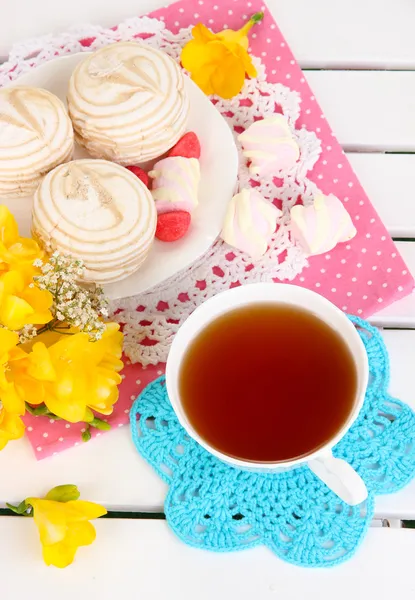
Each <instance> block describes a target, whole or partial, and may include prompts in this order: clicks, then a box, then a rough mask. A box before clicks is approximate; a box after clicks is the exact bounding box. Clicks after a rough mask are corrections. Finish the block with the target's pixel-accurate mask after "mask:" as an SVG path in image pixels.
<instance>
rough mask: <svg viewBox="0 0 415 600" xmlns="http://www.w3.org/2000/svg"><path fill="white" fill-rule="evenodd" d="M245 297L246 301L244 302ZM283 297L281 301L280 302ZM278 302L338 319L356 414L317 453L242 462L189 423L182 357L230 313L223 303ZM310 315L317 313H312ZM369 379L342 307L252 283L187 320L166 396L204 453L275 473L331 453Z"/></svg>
mask: <svg viewBox="0 0 415 600" xmlns="http://www.w3.org/2000/svg"><path fill="white" fill-rule="evenodd" d="M249 296H253V297H254V296H258V299H256V300H253V301H249V300H248V301H246V299H247V298H248V297H249ZM290 296H291V297H295V300H296V301H295V302H294V301H292V302H289V301H288V300H286V299H285V300H284V299H283V298H284V297H285V298H289V297H290ZM260 297H264V298H270V297H275V299H274V300H268V299H264V300H261V299H259V298H260ZM244 298H245V301H244ZM279 298H282V299H279ZM300 298H301V299H302V300H303V301H304V304H302V303H300V302H299V301H298V300H299V299H300ZM270 301H271V302H272V301H275V303H284V304H287V303H288V304H293V305H294V306H302V307H303V308H304V309H306V310H309V308H308V307H309V306H310V305H312V304H313V303H314V305H316V303H318V305H319V307H320V308H321V309H322V310H326V311H330V312H329V314H330V316H332V317H333V318H335V320H336V322H338V323H340V324H341V328H342V329H341V330H339V329H338V327H336V330H337V331H338V333H340V335H341V336H342V337H343V339H344V340H345V341H346V343H347V345H348V347H349V349H350V350H351V352H352V354H353V357H354V360H355V363H356V367H357V372H358V386H357V391H356V399H355V404H354V408H353V411H351V413H350V415H349V418H348V419H347V421H346V422H345V423H344V425H343V426H342V428H341V429H340V430H339V431H338V432H337V433H336V434H335V435H334V436H333V437H332V438H331V439H330V440H329V441H328V442H327V443H326V444H324V445H323V446H322V447H320V448H318V449H317V450H314V451H313V452H311V453H309V454H306V455H304V456H300V457H296V458H295V459H292V460H286V461H279V462H265V461H261V462H259V461H250V460H243V459H241V458H236V457H232V456H230V455H228V454H225V453H222V452H220V451H219V450H217V449H216V448H214V447H212V446H211V445H210V444H209V443H208V442H207V441H206V440H204V439H203V438H202V437H201V436H200V435H199V434H198V433H197V431H195V430H194V428H193V427H192V425H191V423H190V422H189V420H188V418H187V416H186V413H185V411H184V410H183V407H182V404H181V401H180V397H179V391H178V379H179V373H180V367H181V362H182V358H183V357H184V355H185V354H186V347H187V346H188V345H189V343H190V342H191V341H192V340H193V339H194V338H195V337H196V336H197V334H198V333H199V332H200V331H201V330H203V329H204V327H205V326H206V325H207V324H208V323H211V322H212V321H214V320H215V318H217V317H219V316H220V315H221V314H225V313H226V312H229V311H228V310H226V309H225V310H223V311H222V312H221V311H220V306H219V305H220V303H222V304H225V305H226V304H229V305H230V306H232V308H231V309H230V310H232V309H235V308H238V307H240V306H243V305H247V304H254V303H255V304H259V303H269V302H270ZM311 312H315V311H313V310H311ZM212 313H213V314H214V316H213V317H212V318H209V314H212ZM317 316H319V318H322V319H323V320H324V321H325V322H326V323H327V319H325V318H323V317H321V315H319V314H318V315H317ZM202 322H203V323H204V325H203V326H200V324H201V323H202ZM348 340H353V344H354V348H351V347H350V343H349V341H348ZM368 380H369V363H368V358H367V353H366V349H365V346H364V344H363V342H362V340H361V338H360V335H359V333H358V332H357V330H356V328H355V326H354V325H353V323H352V322H351V321H350V319H349V318H348V317H347V316H346V314H345V313H344V312H342V311H341V310H340V309H339V308H337V307H336V306H335V305H334V304H333V303H332V302H330V301H329V300H327V299H326V298H324V297H323V296H321V295H320V294H317V293H316V292H313V291H311V290H309V289H307V288H303V287H300V286H296V285H292V284H285V283H278V284H276V283H252V284H247V285H244V286H240V287H236V288H232V289H230V290H226V291H224V292H221V293H219V294H217V295H216V296H213V297H212V298H209V299H208V300H206V301H205V302H204V303H203V304H201V305H200V306H199V307H198V308H196V310H195V311H194V312H193V313H192V314H191V315H190V316H189V317H188V319H187V320H186V321H185V322H184V324H183V325H182V326H181V327H180V329H179V330H178V332H177V333H176V335H175V338H174V340H173V343H172V346H171V349H170V352H169V357H168V359H167V365H166V388H167V393H168V396H169V399H170V402H171V405H172V407H173V409H174V411H175V413H176V416H177V418H178V420H179V422H180V424H181V425H182V426H183V428H184V429H185V430H186V432H187V433H188V434H189V435H190V437H192V438H193V439H194V440H196V441H197V442H198V443H199V444H200V445H201V446H202V447H203V448H205V450H207V451H208V452H209V453H210V454H212V455H213V456H216V457H217V458H219V459H220V460H222V461H223V462H225V463H228V464H231V465H233V466H235V467H239V468H242V469H249V470H261V471H275V470H279V469H281V470H283V469H288V468H292V467H294V466H298V465H300V464H304V463H307V462H309V461H311V460H314V459H316V458H318V457H322V456H325V455H327V454H330V452H331V450H332V448H333V447H334V446H335V445H336V444H337V443H338V442H339V441H340V440H341V439H342V438H343V437H344V435H345V434H346V433H347V431H348V430H349V429H350V427H351V426H352V425H353V423H354V422H355V420H356V419H357V417H358V415H359V412H360V410H361V408H362V406H363V403H364V399H365V393H366V388H367V384H368Z"/></svg>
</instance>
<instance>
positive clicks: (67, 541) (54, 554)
mask: <svg viewBox="0 0 415 600" xmlns="http://www.w3.org/2000/svg"><path fill="white" fill-rule="evenodd" d="M73 487H75V486H59V488H55V490H59V489H60V488H62V489H63V488H73ZM75 489H76V488H75ZM53 491H54V490H51V492H49V494H48V495H47V496H46V498H27V499H26V500H25V503H26V505H28V506H31V507H32V508H33V518H34V520H35V523H36V525H37V528H38V530H39V535H40V542H41V544H42V550H43V560H44V561H45V563H46V564H47V565H54V566H55V567H59V568H60V569H63V568H65V567H67V566H68V565H70V564H71V563H72V562H73V560H74V558H75V554H76V551H77V550H78V548H79V547H80V546H88V545H89V544H92V542H93V541H94V540H95V537H96V533H95V528H94V526H93V525H92V524H91V523H90V522H89V521H90V520H91V519H98V518H99V517H102V516H103V515H105V514H107V511H106V509H105V508H104V507H103V506H100V505H99V504H95V503H94V502H86V501H84V500H70V501H56V500H49V499H48V496H49V495H51V496H52V497H53V496H54V494H53ZM76 496H78V497H79V493H78V492H77V494H76ZM56 497H59V495H56Z"/></svg>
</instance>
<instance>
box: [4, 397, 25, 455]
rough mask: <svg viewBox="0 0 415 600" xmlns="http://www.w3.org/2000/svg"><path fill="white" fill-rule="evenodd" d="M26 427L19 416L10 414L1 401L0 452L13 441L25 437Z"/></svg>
mask: <svg viewBox="0 0 415 600" xmlns="http://www.w3.org/2000/svg"><path fill="white" fill-rule="evenodd" d="M24 431H25V426H24V423H23V421H22V419H21V418H20V417H19V415H16V414H14V413H9V412H7V410H6V409H5V408H4V405H3V403H2V401H1V400H0V450H3V448H4V447H5V446H6V445H7V443H8V442H10V441H11V440H18V439H19V438H21V437H23V435H24Z"/></svg>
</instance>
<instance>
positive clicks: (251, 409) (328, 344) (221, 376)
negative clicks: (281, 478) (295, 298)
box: [178, 303, 357, 463]
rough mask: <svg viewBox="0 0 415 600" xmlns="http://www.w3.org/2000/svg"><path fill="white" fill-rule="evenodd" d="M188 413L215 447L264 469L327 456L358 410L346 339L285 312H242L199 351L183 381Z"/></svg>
mask: <svg viewBox="0 0 415 600" xmlns="http://www.w3.org/2000/svg"><path fill="white" fill-rule="evenodd" d="M178 389H179V394H180V398H181V403H182V407H183V410H184V413H185V415H186V417H187V419H188V421H189V423H190V425H191V426H192V428H193V429H194V431H195V432H196V433H197V434H198V435H199V436H200V438H202V439H203V440H205V442H206V443H207V444H209V446H211V447H212V448H215V449H216V450H217V451H218V452H221V453H223V454H225V455H227V456H229V457H233V458H236V459H240V460H244V461H252V462H257V463H258V462H260V463H269V462H272V463H278V462H284V461H292V460H295V459H298V458H301V457H304V456H308V455H310V454H312V453H313V452H315V451H317V450H318V449H319V448H322V447H324V446H325V445H326V444H327V443H328V442H329V441H330V440H331V439H333V437H334V436H335V435H336V434H337V433H338V432H339V431H340V430H341V429H342V428H343V426H344V425H345V424H346V423H347V421H348V419H349V417H350V415H351V413H353V411H354V408H355V401H356V393H357V367H356V364H355V360H354V358H353V355H352V353H351V351H350V349H349V348H348V346H347V344H346V342H345V341H344V339H343V338H342V336H341V335H340V334H339V333H337V332H336V331H335V330H334V329H333V328H332V327H330V326H329V325H328V324H326V323H325V322H324V321H323V320H321V319H320V318H319V317H317V316H315V315H314V314H313V313H311V312H309V311H307V310H304V309H303V308H300V307H297V306H292V305H289V304H284V303H281V304H279V303H257V304H249V305H247V306H242V307H239V308H235V309H233V310H230V311H229V312H226V313H225V314H223V315H221V316H218V317H216V318H215V319H214V320H213V321H211V322H210V323H208V324H207V325H206V327H204V328H203V329H202V330H201V331H200V332H199V333H198V334H197V335H196V337H195V338H194V339H193V340H192V341H191V342H190V344H189V346H188V349H187V350H186V352H185V354H184V356H183V359H182V363H181V367H180V371H179V374H178Z"/></svg>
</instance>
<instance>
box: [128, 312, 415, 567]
mask: <svg viewBox="0 0 415 600" xmlns="http://www.w3.org/2000/svg"><path fill="white" fill-rule="evenodd" d="M352 321H353V322H354V323H355V325H356V326H357V327H358V329H359V333H360V336H361V338H362V340H363V342H364V344H365V347H366V350H367V354H368V357H369V368H370V383H369V387H368V390H367V393H366V399H365V403H364V406H363V408H362V410H361V413H360V415H359V417H358V419H357V421H356V422H355V424H354V425H353V426H352V428H351V429H350V430H349V432H348V433H347V435H346V436H345V437H344V438H343V439H342V440H341V441H340V443H339V444H337V446H336V447H335V449H334V454H335V456H337V457H340V458H344V459H345V460H347V461H348V462H349V463H350V464H351V465H353V467H354V468H355V469H356V471H358V472H359V474H360V475H361V477H362V478H363V479H364V481H365V483H366V486H367V488H368V490H369V496H368V500H367V501H366V502H365V503H364V504H362V505H360V506H355V507H350V506H348V505H346V504H344V503H343V502H342V501H341V500H339V498H338V497H337V496H336V495H335V494H334V493H333V492H331V491H330V490H329V489H328V488H327V487H326V486H325V484H324V483H322V482H321V481H320V480H319V479H318V478H317V477H316V476H315V475H314V474H313V473H312V472H311V471H310V470H309V469H308V467H306V466H301V467H298V468H296V469H293V470H291V471H286V472H282V473H273V474H264V473H252V472H247V471H242V470H240V469H237V468H235V467H231V466H228V465H226V464H225V463H223V462H221V461H220V460H218V459H217V458H215V457H214V456H212V455H210V454H209V453H208V452H207V451H206V450H204V449H203V448H202V447H201V446H200V445H199V444H197V442H195V441H194V440H193V439H191V438H189V436H188V435H187V434H186V433H185V431H184V429H183V428H182V427H181V425H180V424H179V422H178V420H177V418H176V416H175V414H174V412H173V409H172V407H171V405H170V402H169V399H168V397H167V393H166V388H165V384H164V377H160V378H159V379H157V380H156V381H153V382H152V383H151V384H150V385H149V386H148V387H147V388H146V389H145V390H144V391H143V392H142V393H141V395H140V396H139V397H138V399H137V400H136V401H135V403H134V405H133V407H132V410H131V427H132V435H133V441H134V443H135V445H136V447H137V450H138V451H139V452H140V454H141V455H142V456H143V457H144V458H145V459H146V460H147V461H148V462H149V463H150V465H151V466H152V467H153V468H154V469H155V470H156V471H157V473H158V474H159V476H160V477H161V478H162V479H163V480H164V481H166V482H167V483H168V484H170V490H169V492H168V494H167V498H166V502H165V513H166V518H167V521H168V523H169V525H170V527H171V528H172V529H173V531H174V532H175V533H176V534H177V535H178V536H179V538H180V539H182V540H183V541H184V542H185V543H186V544H189V545H191V546H195V547H198V548H204V549H207V550H214V551H216V552H227V551H231V550H242V549H244V548H251V547H253V546H257V545H259V544H265V545H266V546H268V547H269V548H270V549H271V550H272V551H273V552H275V554H277V555H278V556H280V557H281V558H283V559H284V560H286V561H288V562H291V563H294V564H296V565H301V566H313V567H315V566H329V565H335V564H339V563H340V562H343V561H344V560H346V559H347V558H349V557H350V556H351V555H352V554H353V553H354V552H355V550H356V548H357V547H358V545H359V544H360V542H361V541H362V539H363V537H364V535H365V533H366V530H367V528H368V526H369V524H370V521H371V519H372V516H373V510H374V497H375V495H376V494H389V493H391V492H396V491H397V490H399V489H400V488H402V487H403V486H404V485H406V484H407V483H408V482H409V481H410V479H411V478H412V477H413V476H414V473H415V443H414V441H415V414H414V413H413V411H412V410H411V409H410V408H409V407H408V406H407V405H406V404H404V403H403V402H401V401H399V400H396V399H395V398H391V397H390V396H389V395H388V393H387V388H388V384H389V359H388V354H387V351H386V348H385V345H384V343H383V340H382V338H381V336H380V334H379V333H378V331H377V330H376V329H375V328H373V327H371V326H370V325H369V324H368V323H366V322H365V321H362V320H360V319H357V318H352ZM138 415H141V418H140V419H139V420H137V416H138Z"/></svg>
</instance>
